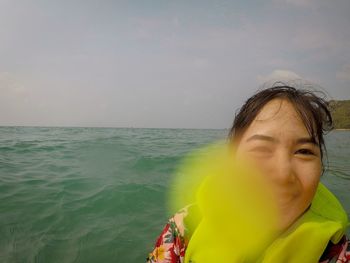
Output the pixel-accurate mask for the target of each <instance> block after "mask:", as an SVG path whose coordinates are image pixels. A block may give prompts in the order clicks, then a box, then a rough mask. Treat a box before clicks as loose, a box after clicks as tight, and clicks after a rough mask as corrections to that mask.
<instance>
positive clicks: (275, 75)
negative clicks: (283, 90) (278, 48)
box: [257, 69, 302, 84]
mask: <svg viewBox="0 0 350 263" xmlns="http://www.w3.org/2000/svg"><path fill="white" fill-rule="evenodd" d="M257 79H258V82H259V83H260V84H263V83H266V82H275V81H282V82H288V81H295V80H300V79H302V78H301V77H300V76H299V75H298V74H297V73H295V72H293V71H290V70H284V69H276V70H274V71H272V72H271V73H270V74H269V75H266V76H262V75H259V76H258V77H257Z"/></svg>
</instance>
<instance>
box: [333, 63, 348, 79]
mask: <svg viewBox="0 0 350 263" xmlns="http://www.w3.org/2000/svg"><path fill="white" fill-rule="evenodd" d="M336 78H337V80H340V81H350V64H346V65H344V66H343V67H342V68H341V69H340V70H339V71H338V72H337V73H336Z"/></svg>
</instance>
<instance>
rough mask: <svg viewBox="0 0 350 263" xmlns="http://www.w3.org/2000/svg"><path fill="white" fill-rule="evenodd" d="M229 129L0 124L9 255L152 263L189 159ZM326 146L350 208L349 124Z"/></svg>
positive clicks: (338, 189) (2, 258) (331, 182)
mask: <svg viewBox="0 0 350 263" xmlns="http://www.w3.org/2000/svg"><path fill="white" fill-rule="evenodd" d="M227 133H228V130H225V129H221V130H214V129H212V130H211V129H208V130H201V129H136V128H67V127H0V262H16V263H17V262H60V263H68V262H84V263H85V262H123V263H124V262H127V263H132V262H145V260H146V257H147V255H148V253H149V252H150V251H151V250H152V249H153V246H154V244H155V241H156V238H157V236H158V235H159V234H160V231H161V230H162V228H163V227H164V225H165V223H166V221H167V219H168V217H169V216H170V215H169V212H167V211H168V209H167V206H166V199H167V193H168V189H169V185H170V182H171V180H172V178H173V176H174V173H175V171H176V168H177V167H178V165H179V164H180V162H181V160H182V158H183V157H184V156H185V155H186V154H188V153H190V152H191V151H193V150H194V149H197V148H199V147H202V146H205V145H207V144H209V143H210V142H213V141H216V140H221V139H225V138H226V136H227ZM326 145H327V150H328V155H327V158H326V160H325V165H326V171H325V173H324V174H323V176H322V179H321V180H322V181H323V183H324V184H325V185H326V186H328V188H329V189H330V190H331V191H333V193H334V194H335V195H336V196H337V197H338V199H339V200H340V201H341V203H342V204H343V206H344V208H345V210H346V211H347V213H348V215H350V192H349V190H350V131H333V132H331V133H329V134H328V135H326ZM349 233H350V232H349V231H348V234H349Z"/></svg>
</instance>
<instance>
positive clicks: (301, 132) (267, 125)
mask: <svg viewBox="0 0 350 263" xmlns="http://www.w3.org/2000/svg"><path fill="white" fill-rule="evenodd" d="M252 133H258V134H263V133H264V134H266V135H272V136H279V135H289V136H290V137H293V136H295V137H309V132H308V130H307V128H306V127H305V124H304V122H303V121H302V119H301V117H300V115H299V113H298V112H297V111H296V110H295V108H294V106H293V104H292V103H290V102H289V101H288V100H283V99H274V100H271V101H270V102H268V103H267V104H266V105H265V106H264V107H263V108H262V110H261V111H260V112H259V113H258V115H257V116H256V118H255V119H254V120H253V122H252V123H251V125H250V126H249V128H248V129H247V130H246V132H245V134H244V135H246V136H248V135H251V134H252ZM244 135H243V136H244ZM244 137H245V136H244Z"/></svg>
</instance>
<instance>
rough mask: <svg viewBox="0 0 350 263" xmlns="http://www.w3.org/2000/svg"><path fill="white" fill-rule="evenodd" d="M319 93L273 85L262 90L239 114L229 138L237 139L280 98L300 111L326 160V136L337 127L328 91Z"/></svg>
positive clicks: (249, 100)
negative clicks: (268, 106)
mask: <svg viewBox="0 0 350 263" xmlns="http://www.w3.org/2000/svg"><path fill="white" fill-rule="evenodd" d="M315 93H316V92H312V91H309V90H305V89H296V88H294V87H290V86H287V85H278V86H273V87H271V88H267V89H263V90H260V91H258V92H257V93H256V94H255V95H253V96H252V97H250V98H249V99H248V100H247V101H246V102H245V104H244V105H243V106H242V107H241V108H240V110H239V111H238V113H236V116H235V119H234V121H233V125H232V128H231V129H230V132H229V135H228V139H229V140H230V141H232V142H233V141H235V140H237V139H238V138H239V137H240V136H241V135H242V134H243V133H244V132H245V131H246V129H247V128H248V127H249V126H250V124H251V123H252V122H253V120H254V119H255V117H256V116H257V115H258V113H259V112H260V111H261V109H262V108H263V107H264V106H265V105H266V104H267V103H268V102H269V101H271V100H273V99H277V98H279V99H286V100H288V101H289V102H290V103H292V105H293V106H294V108H295V110H296V111H297V112H298V113H299V115H300V118H301V120H302V121H303V123H304V125H305V127H306V129H307V131H308V132H309V135H310V137H311V139H312V140H313V141H314V142H315V143H316V144H318V145H319V147H320V151H321V160H322V158H323V154H324V151H326V147H325V143H324V138H323V135H324V134H325V133H326V132H328V131H330V130H332V129H333V120H332V116H331V113H330V110H329V106H328V102H327V101H326V100H325V94H324V93H322V92H318V93H320V94H321V95H322V96H323V97H320V96H317V95H316V94H315Z"/></svg>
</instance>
